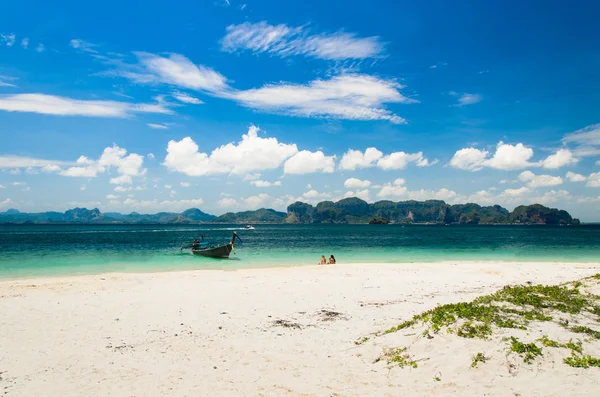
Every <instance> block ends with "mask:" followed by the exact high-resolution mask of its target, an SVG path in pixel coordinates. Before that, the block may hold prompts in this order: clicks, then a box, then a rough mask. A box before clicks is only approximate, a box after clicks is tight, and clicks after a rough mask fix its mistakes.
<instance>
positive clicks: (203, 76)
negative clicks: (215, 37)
mask: <svg viewBox="0 0 600 397" xmlns="http://www.w3.org/2000/svg"><path fill="white" fill-rule="evenodd" d="M134 54H135V55H136V56H137V58H138V60H139V65H129V67H130V68H132V69H133V70H117V71H114V72H113V74H117V75H119V76H121V77H125V78H128V79H130V80H133V81H135V82H137V83H142V84H148V83H154V84H156V83H163V84H169V85H173V86H177V87H184V88H189V89H193V90H198V91H207V92H221V91H225V90H226V89H228V86H227V79H226V78H225V77H224V76H223V75H221V74H220V73H218V72H216V71H214V70H213V69H211V68H209V67H206V66H203V65H195V64H194V63H193V62H192V61H190V60H189V59H188V58H186V57H184V56H183V55H179V54H169V56H168V57H162V56H159V55H155V54H150V53H147V52H135V53H134Z"/></svg>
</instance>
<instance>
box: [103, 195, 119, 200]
mask: <svg viewBox="0 0 600 397" xmlns="http://www.w3.org/2000/svg"><path fill="white" fill-rule="evenodd" d="M106 198H107V199H109V200H116V199H118V198H119V196H117V195H114V194H107V195H106Z"/></svg>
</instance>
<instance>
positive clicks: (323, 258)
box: [319, 255, 327, 265]
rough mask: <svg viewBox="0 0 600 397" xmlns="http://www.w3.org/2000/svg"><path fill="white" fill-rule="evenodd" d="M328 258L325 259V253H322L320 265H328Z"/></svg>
mask: <svg viewBox="0 0 600 397" xmlns="http://www.w3.org/2000/svg"><path fill="white" fill-rule="evenodd" d="M326 264H327V259H325V255H321V260H320V261H319V265H326Z"/></svg>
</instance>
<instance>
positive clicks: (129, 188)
mask: <svg viewBox="0 0 600 397" xmlns="http://www.w3.org/2000/svg"><path fill="white" fill-rule="evenodd" d="M141 190H146V188H145V187H142V186H137V187H132V186H128V187H124V186H117V187H116V188H115V192H121V193H124V192H131V191H141Z"/></svg>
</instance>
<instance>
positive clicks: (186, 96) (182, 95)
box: [171, 91, 204, 105]
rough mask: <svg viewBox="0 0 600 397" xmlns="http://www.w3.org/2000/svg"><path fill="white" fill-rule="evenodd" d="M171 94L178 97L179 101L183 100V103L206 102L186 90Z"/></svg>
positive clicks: (197, 103)
mask: <svg viewBox="0 0 600 397" xmlns="http://www.w3.org/2000/svg"><path fill="white" fill-rule="evenodd" d="M171 96H172V97H173V98H175V99H177V100H178V101H179V102H183V103H190V104H192V105H201V104H203V103H204V102H203V101H201V100H200V99H198V98H195V97H193V96H191V95H189V94H187V93H185V92H179V91H175V92H173V93H172V94H171Z"/></svg>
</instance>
